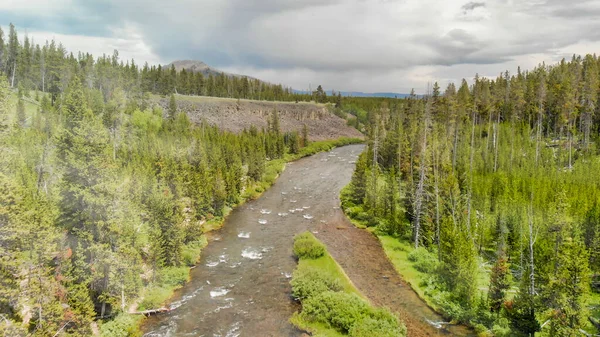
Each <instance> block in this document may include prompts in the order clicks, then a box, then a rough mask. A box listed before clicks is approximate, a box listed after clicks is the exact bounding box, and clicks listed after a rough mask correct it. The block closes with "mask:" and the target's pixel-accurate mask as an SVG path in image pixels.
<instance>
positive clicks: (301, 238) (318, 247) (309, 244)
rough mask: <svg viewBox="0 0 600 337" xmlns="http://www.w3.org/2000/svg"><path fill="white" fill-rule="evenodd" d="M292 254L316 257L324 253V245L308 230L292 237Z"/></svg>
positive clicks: (310, 257) (308, 257)
mask: <svg viewBox="0 0 600 337" xmlns="http://www.w3.org/2000/svg"><path fill="white" fill-rule="evenodd" d="M294 254H296V256H298V258H300V259H303V258H306V259H317V258H319V257H321V256H323V255H325V246H324V245H323V244H322V243H321V242H319V241H318V240H317V238H315V237H314V235H312V234H311V233H309V232H304V233H302V234H298V235H296V237H294Z"/></svg>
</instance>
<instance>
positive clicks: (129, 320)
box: [100, 314, 142, 337]
mask: <svg viewBox="0 0 600 337" xmlns="http://www.w3.org/2000/svg"><path fill="white" fill-rule="evenodd" d="M138 320H139V319H137V318H136V317H133V316H131V315H127V314H120V315H118V316H117V317H115V319H113V320H112V321H108V322H106V323H104V324H102V326H100V336H102V337H137V336H141V335H142V334H141V333H140V331H139V329H138Z"/></svg>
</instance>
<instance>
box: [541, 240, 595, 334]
mask: <svg viewBox="0 0 600 337" xmlns="http://www.w3.org/2000/svg"><path fill="white" fill-rule="evenodd" d="M588 260H589V255H588V252H587V250H586V249H585V245H584V244H583V242H581V240H580V239H579V235H577V234H575V235H574V236H573V237H570V238H567V239H566V240H565V242H564V243H563V244H562V245H561V248H560V251H559V255H558V261H557V265H558V268H557V270H556V272H555V274H554V275H552V277H551V279H550V283H549V285H548V289H547V291H548V292H550V293H552V297H551V300H550V303H549V306H550V308H552V310H553V312H552V314H551V319H550V331H551V334H552V335H553V336H574V335H577V334H578V333H579V329H581V328H582V327H583V326H584V325H585V322H586V320H587V316H588V315H587V314H588V309H587V305H586V302H587V294H588V293H589V283H590V270H589V266H588Z"/></svg>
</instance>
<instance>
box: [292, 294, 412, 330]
mask: <svg viewBox="0 0 600 337" xmlns="http://www.w3.org/2000/svg"><path fill="white" fill-rule="evenodd" d="M302 315H303V316H304V318H305V319H306V320H309V321H313V322H319V323H323V324H326V325H327V326H330V327H332V328H334V329H335V330H337V331H339V332H342V333H345V334H349V335H350V336H354V337H358V336H403V335H405V334H406V328H405V327H404V326H402V325H401V324H400V322H399V321H398V318H397V317H396V316H394V315H393V314H392V313H391V312H389V311H388V310H386V309H379V308H373V307H371V306H370V305H369V304H368V303H367V302H365V301H364V300H363V299H361V298H360V297H358V296H357V295H355V294H349V293H344V292H335V291H326V292H323V293H320V294H318V295H315V296H312V297H310V298H308V299H307V300H306V301H304V302H303V303H302ZM371 329H373V331H372V330H371ZM370 331H371V334H369V332H370ZM375 331H377V333H376V334H374V333H375Z"/></svg>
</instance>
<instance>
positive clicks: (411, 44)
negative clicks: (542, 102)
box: [0, 0, 600, 93]
mask: <svg viewBox="0 0 600 337" xmlns="http://www.w3.org/2000/svg"><path fill="white" fill-rule="evenodd" d="M10 22H12V23H13V24H14V25H15V26H16V27H17V30H18V31H19V33H20V37H23V36H24V35H25V34H27V35H28V36H29V37H31V38H33V39H34V41H35V42H36V43H44V42H45V41H46V40H51V39H55V40H56V41H57V42H62V43H63V45H64V46H65V47H66V48H67V50H70V51H73V52H77V51H84V52H90V53H92V54H94V55H101V54H103V53H106V54H112V52H113V50H114V49H118V50H119V55H120V57H121V58H122V59H131V58H133V59H135V60H136V63H138V64H142V63H143V62H148V63H149V64H158V63H160V64H168V63H170V62H171V61H174V60H182V59H193V60H201V61H203V62H205V63H207V64H209V65H210V66H212V67H215V68H218V69H220V70H223V71H227V72H233V73H237V74H244V75H249V76H252V77H256V78H260V79H262V80H265V81H269V82H272V83H281V84H284V85H286V86H291V87H293V88H294V89H300V90H302V89H309V88H312V89H313V90H314V88H315V87H316V86H317V85H319V84H321V85H322V86H323V87H324V88H326V89H328V90H331V89H334V90H341V91H364V92H399V93H408V92H410V90H411V89H412V88H414V89H415V91H416V92H417V93H424V92H425V91H426V90H427V87H428V85H429V84H431V83H433V82H436V81H437V82H438V83H439V84H440V86H442V87H445V86H446V85H447V84H448V83H449V82H455V83H459V82H460V81H461V79H462V78H466V79H468V80H470V79H472V78H473V77H474V76H475V74H476V73H477V74H479V75H480V76H486V77H496V76H497V75H498V74H499V73H500V72H503V71H505V70H508V71H509V72H511V73H515V72H516V70H517V67H518V66H521V68H522V69H532V68H534V67H535V66H536V65H538V64H539V63H541V62H546V64H552V63H555V62H558V61H560V59H562V58H563V57H565V58H570V57H571V56H572V55H573V54H582V55H583V54H587V53H595V52H596V51H597V50H600V1H597V0H571V1H566V0H475V1H468V0H435V1H434V0H169V1H161V0H129V1H127V0H53V1H47V0H27V1H23V0H2V1H0V24H1V25H2V27H3V29H4V30H5V31H6V27H7V26H8V23H10Z"/></svg>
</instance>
